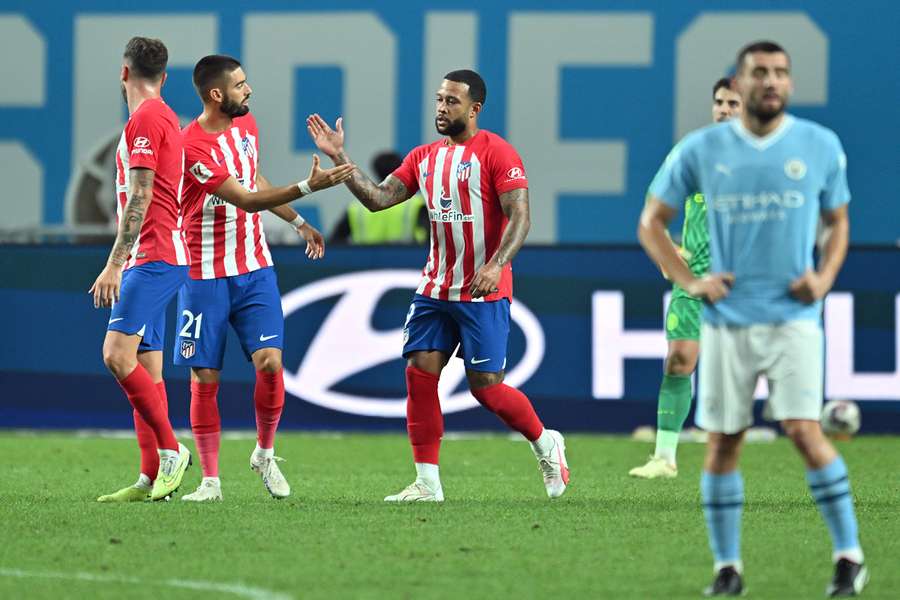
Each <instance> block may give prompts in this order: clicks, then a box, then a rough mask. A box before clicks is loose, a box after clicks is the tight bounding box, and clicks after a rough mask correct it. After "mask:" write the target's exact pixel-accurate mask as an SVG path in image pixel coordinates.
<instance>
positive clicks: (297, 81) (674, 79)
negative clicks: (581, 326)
mask: <svg viewBox="0 0 900 600" xmlns="http://www.w3.org/2000/svg"><path fill="white" fill-rule="evenodd" d="M45 4H46V3H40V2H30V1H29V2H25V1H21V0H2V2H0V35H2V37H3V40H4V48H6V49H12V51H8V52H6V53H5V58H4V59H3V60H4V62H3V67H2V72H3V73H4V74H5V75H6V79H7V80H8V81H10V82H14V83H13V84H11V85H8V86H3V88H2V89H0V113H2V115H3V117H4V128H3V132H2V134H0V138H2V139H0V177H2V180H3V182H4V188H5V190H6V193H5V194H3V195H2V197H0V210H2V211H3V214H4V223H3V224H2V225H0V229H6V228H10V227H16V226H21V225H28V224H35V223H48V224H54V223H63V222H67V223H105V222H108V221H109V220H110V219H111V218H112V215H113V210H112V207H113V192H112V183H111V182H112V178H111V175H109V173H110V172H111V166H112V163H111V160H112V149H113V148H114V143H115V140H116V139H117V136H118V133H119V131H120V128H121V125H122V123H123V122H124V118H125V112H124V106H123V105H122V102H121V99H120V95H119V89H118V79H117V78H118V71H119V66H120V63H121V53H122V49H123V47H124V44H125V42H126V41H127V39H128V38H129V37H130V36H132V35H149V36H156V37H160V38H162V39H163V40H165V41H166V43H167V44H168V46H169V51H170V68H169V79H168V81H167V83H166V85H165V88H164V95H165V97H166V99H167V100H168V102H169V103H170V104H171V105H172V106H173V107H174V108H175V110H176V111H177V112H178V113H179V115H181V117H182V118H184V119H189V118H191V117H193V116H195V115H196V114H197V112H198V111H199V102H198V100H197V98H196V97H195V94H194V91H193V88H192V86H191V83H190V73H191V68H192V66H193V64H194V63H195V61H196V60H197V59H198V58H199V57H200V56H202V55H205V54H209V53H214V52H222V53H228V54H232V55H235V56H237V57H239V58H240V59H241V60H242V61H243V62H244V65H245V67H246V70H247V73H248V76H249V81H250V83H251V84H252V86H253V89H254V97H253V99H252V100H251V105H252V107H253V108H252V109H253V111H254V114H256V116H257V120H258V122H259V125H260V132H261V147H262V149H263V150H262V153H263V160H262V164H263V170H264V171H265V174H266V175H267V176H268V178H269V179H270V180H272V181H274V182H284V181H296V180H297V179H301V178H302V176H303V175H304V174H305V172H306V169H307V168H308V167H307V165H308V163H309V156H310V152H311V150H312V147H311V145H310V143H309V141H308V140H307V136H306V132H305V127H304V117H305V116H306V115H307V114H308V113H309V112H312V111H317V112H320V113H322V114H323V115H324V116H325V117H326V118H328V119H329V120H333V119H335V118H336V117H337V116H338V115H344V117H345V124H346V128H347V135H348V138H347V139H348V150H349V152H350V154H351V156H353V157H354V158H355V159H356V160H357V161H358V162H359V163H360V164H361V165H363V166H367V163H368V162H369V160H370V158H371V156H372V155H373V154H374V153H375V152H377V151H380V150H382V149H384V148H390V147H393V148H396V149H398V150H399V151H407V150H409V149H410V148H412V147H414V146H415V145H417V144H420V143H422V142H424V141H430V140H432V139H433V138H434V135H435V134H434V130H433V124H432V116H431V115H432V111H433V106H432V97H433V91H434V89H435V88H436V86H437V85H438V84H439V81H440V78H441V76H442V75H443V74H444V73H446V72H447V71H448V70H450V69H452V68H460V67H467V66H472V67H475V68H477V69H478V70H479V71H481V72H482V73H483V74H484V76H485V79H486V81H487V83H488V100H487V104H486V107H485V111H484V113H483V116H482V121H481V124H482V126H483V127H485V128H488V129H491V130H494V131H496V132H498V133H500V134H502V135H504V136H506V137H507V138H508V139H509V140H510V141H511V142H512V143H513V144H514V145H515V146H516V147H517V148H518V150H519V151H520V153H521V154H522V155H523V157H524V160H525V164H526V166H527V169H528V172H529V180H530V182H531V186H532V187H531V194H532V203H533V212H534V215H535V219H534V228H533V232H532V236H531V239H532V241H534V242H543V243H552V242H566V243H579V242H615V243H631V242H633V241H634V223H635V221H636V218H637V215H638V213H639V211H640V207H641V204H642V202H643V196H644V191H645V189H646V187H647V183H648V182H649V180H650V179H651V178H652V176H653V173H654V172H655V170H656V168H657V167H658V165H659V164H660V162H661V161H662V159H663V157H664V156H665V155H666V153H667V151H668V149H669V148H670V147H671V145H672V144H673V142H674V141H675V140H677V139H678V138H680V137H681V136H682V135H683V134H684V133H685V132H687V131H689V130H690V129H692V128H695V127H697V126H700V125H703V124H705V123H706V122H707V121H708V119H709V104H710V91H711V90H710V88H711V84H712V83H713V81H715V80H716V79H717V78H719V77H720V76H722V75H724V74H726V73H728V72H729V71H730V69H732V67H733V65H732V63H733V57H734V55H735V51H736V50H737V49H738V48H739V47H740V46H741V45H743V44H744V43H746V42H747V41H749V40H752V39H759V38H763V37H766V38H774V39H775V40H777V41H779V42H781V43H782V44H783V45H784V46H785V47H786V48H787V49H788V50H789V51H790V52H791V54H792V58H793V65H794V78H795V84H796V93H795V95H794V99H793V108H792V110H793V111H794V112H796V113H797V114H799V115H801V116H804V117H809V118H812V119H815V120H817V121H819V122H821V123H823V124H824V125H826V126H828V127H830V128H832V129H834V130H835V131H836V132H837V133H838V134H839V135H840V137H841V139H842V141H843V143H844V146H845V148H846V151H847V155H848V157H849V167H848V173H849V179H850V187H851V190H852V191H853V193H854V197H855V199H856V200H855V201H854V202H853V204H852V205H851V209H850V211H851V217H852V219H853V222H854V239H855V241H857V242H860V243H888V244H893V243H895V242H896V240H897V238H898V235H897V226H896V224H897V223H898V222H900V205H898V204H897V203H896V202H890V201H888V200H887V199H890V198H897V197H900V188H898V178H897V177H895V176H893V174H894V173H895V172H896V165H897V164H898V145H897V140H898V139H900V113H898V111H896V110H894V109H893V108H892V107H894V106H896V104H897V98H898V97H900V91H898V85H900V84H898V79H897V77H891V76H885V75H886V74H890V73H897V72H900V53H898V52H897V51H896V23H897V21H898V15H900V5H898V4H897V3H896V2H891V1H889V0H882V1H877V0H870V1H865V2H855V3H849V4H848V3H841V2H820V1H815V2H812V1H807V2H804V1H798V0H783V1H779V2H773V1H765V2H761V1H759V0H732V1H728V2H724V1H721V2H716V1H709V0H683V1H681V2H677V3H673V2H666V1H665V0H630V1H627V2H612V1H595V0H557V1H555V2H552V3H550V2H546V1H534V0H518V1H516V0H498V1H495V2H489V3H485V2H474V1H471V0H460V1H458V2H455V3H453V5H452V7H448V5H447V4H446V3H443V2H437V1H435V0H422V1H413V0H385V1H383V2H376V3H373V2H364V1H362V0H347V1H342V2H337V3H329V4H328V6H327V7H323V6H322V5H321V3H313V2H302V1H300V2H290V3H285V2H280V1H277V0H258V1H256V2H253V3H243V2H237V1H236V0H219V1H216V2H212V1H205V0H201V1H195V2H190V3H185V2H176V1H174V0H160V1H158V2H154V3H152V5H148V4H147V3H146V2H141V3H138V2H119V1H115V2H114V1H112V0H90V1H88V0H83V1H79V2H66V3H56V4H54V5H53V9H52V10H47V9H46V6H45ZM347 200H348V199H347V198H346V194H344V193H343V192H341V191H333V192H326V193H322V194H317V195H316V197H315V199H314V200H311V201H310V202H308V203H307V204H306V205H304V206H303V207H302V210H303V212H304V214H307V215H308V216H309V217H310V218H311V219H312V221H313V222H314V223H317V224H319V225H321V226H323V227H324V228H325V229H329V228H330V227H331V226H332V224H333V223H334V222H335V221H336V220H337V219H338V217H339V216H340V214H341V213H342V210H343V208H344V206H345V204H346V202H347ZM276 223H277V221H273V224H272V226H271V227H269V225H268V224H267V228H268V229H269V231H270V232H271V233H272V234H273V237H274V233H275V232H276V231H277V229H276Z"/></svg>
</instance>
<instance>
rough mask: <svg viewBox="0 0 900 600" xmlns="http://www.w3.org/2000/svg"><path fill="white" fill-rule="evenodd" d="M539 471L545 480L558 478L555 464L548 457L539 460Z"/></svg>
mask: <svg viewBox="0 0 900 600" xmlns="http://www.w3.org/2000/svg"><path fill="white" fill-rule="evenodd" d="M538 469H539V470H540V471H541V472H542V473H543V474H544V479H552V478H554V477H556V467H554V466H553V463H551V462H550V459H549V458H547V457H543V456H542V457H541V458H539V459H538Z"/></svg>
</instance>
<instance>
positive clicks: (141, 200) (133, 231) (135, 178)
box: [88, 168, 155, 308]
mask: <svg viewBox="0 0 900 600" xmlns="http://www.w3.org/2000/svg"><path fill="white" fill-rule="evenodd" d="M154 176H155V173H154V172H153V171H151V170H150V169H142V168H133V169H131V170H130V171H129V172H128V201H127V202H126V203H125V208H124V210H123V211H122V218H121V219H119V230H118V232H117V233H116V241H115V243H114V244H113V247H112V251H111V252H110V253H109V259H108V260H107V261H106V266H105V267H104V268H103V271H101V272H100V275H99V276H98V277H97V279H96V280H95V281H94V285H92V286H91V289H90V290H88V293H89V294H93V296H94V308H100V307H108V306H112V304H113V302H118V301H119V290H120V289H121V287H122V268H123V267H124V266H125V263H126V262H127V261H128V257H129V255H130V254H131V251H132V249H133V248H134V243H135V242H136V241H137V239H138V236H139V235H140V233H141V227H142V226H143V225H144V217H146V216H147V208H148V207H149V206H150V202H151V201H152V200H153V178H154Z"/></svg>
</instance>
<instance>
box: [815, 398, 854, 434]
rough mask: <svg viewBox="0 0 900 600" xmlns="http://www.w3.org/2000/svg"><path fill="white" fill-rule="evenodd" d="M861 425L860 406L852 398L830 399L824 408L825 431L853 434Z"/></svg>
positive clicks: (823, 424)
mask: <svg viewBox="0 0 900 600" xmlns="http://www.w3.org/2000/svg"><path fill="white" fill-rule="evenodd" d="M859 426H860V416H859V406H858V405H857V404H856V402H854V401H852V400H829V401H828V402H826V403H825V407H824V408H822V430H823V431H825V433H830V434H843V435H853V434H854V433H856V432H857V431H859Z"/></svg>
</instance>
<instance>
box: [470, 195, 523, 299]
mask: <svg viewBox="0 0 900 600" xmlns="http://www.w3.org/2000/svg"><path fill="white" fill-rule="evenodd" d="M500 207H501V208H502V209H503V214H505V215H506V218H507V219H508V220H509V221H508V223H507V224H506V229H504V230H503V235H502V236H501V238H500V247H499V248H497V252H495V253H494V256H492V257H491V259H490V260H489V261H488V262H487V263H485V264H484V265H483V266H482V267H481V268H480V269H478V272H477V273H476V274H475V278H474V279H473V280H472V287H471V288H470V290H469V291H470V292H471V294H472V297H473V298H481V297H482V296H487V295H489V294H492V293H494V292H496V291H498V289H499V288H498V286H499V285H500V276H501V275H502V273H503V267H504V266H506V264H507V263H509V262H510V261H511V260H512V259H513V258H514V257H515V255H516V254H517V253H518V252H519V249H520V248H521V247H522V244H524V243H525V238H527V237H528V231H529V230H530V229H531V211H530V210H529V202H528V189H527V188H519V189H516V190H510V191H508V192H506V193H503V194H500Z"/></svg>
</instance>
